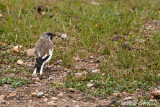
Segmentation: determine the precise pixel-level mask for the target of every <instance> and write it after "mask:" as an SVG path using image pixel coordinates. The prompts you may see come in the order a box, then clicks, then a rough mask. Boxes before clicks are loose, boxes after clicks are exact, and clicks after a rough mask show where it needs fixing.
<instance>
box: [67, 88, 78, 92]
mask: <svg viewBox="0 0 160 107" xmlns="http://www.w3.org/2000/svg"><path fill="white" fill-rule="evenodd" d="M68 90H69V91H70V92H76V89H74V88H68Z"/></svg>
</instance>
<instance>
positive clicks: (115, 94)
mask: <svg viewBox="0 0 160 107" xmlns="http://www.w3.org/2000/svg"><path fill="white" fill-rule="evenodd" d="M113 95H114V96H120V95H121V93H113Z"/></svg>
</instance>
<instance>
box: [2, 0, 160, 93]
mask: <svg viewBox="0 0 160 107" xmlns="http://www.w3.org/2000/svg"><path fill="white" fill-rule="evenodd" d="M1 1H2V2H1V3H0V10H1V11H0V12H2V14H3V18H1V19H0V20H1V21H0V25H1V27H0V41H2V42H4V43H5V44H6V45H22V46H23V48H31V47H34V44H35V42H36V41H37V40H38V38H39V36H40V34H41V33H42V32H45V31H51V32H62V33H67V34H68V36H69V40H66V41H62V40H59V39H55V40H54V42H55V44H56V47H55V52H54V56H53V59H52V61H51V62H54V61H56V60H60V59H61V60H62V66H64V67H67V68H69V69H73V70H74V66H75V63H76V62H74V60H73V56H77V55H78V56H79V57H80V58H84V59H85V58H86V57H87V55H88V53H91V54H94V55H96V56H104V60H103V61H101V62H100V63H99V66H100V67H99V68H100V70H101V72H100V73H99V74H90V73H89V74H88V75H87V77H86V79H85V80H82V78H75V77H74V76H68V77H67V78H66V80H65V87H73V88H76V89H77V90H80V91H83V92H86V93H91V94H94V95H96V96H107V95H109V94H112V93H113V92H117V91H118V92H122V91H127V92H131V93H133V92H135V91H136V90H137V89H139V90H150V88H153V87H155V86H157V82H158V81H160V77H159V76H158V73H159V72H158V71H159V70H160V51H159V50H160V37H159V34H160V31H159V30H158V28H155V29H153V30H147V29H146V27H147V26H145V24H146V23H149V22H153V21H154V20H160V14H159V5H158V4H159V3H160V2H159V1H158V0H138V1H137V0H127V1H126V0H106V1H105V0H104V1H102V0H100V1H99V2H100V5H98V6H95V5H92V4H91V3H90V2H88V1H86V0H78V1H77V0H64V1H61V2H57V3H54V2H51V1H50V2H43V0H42V1H41V0H40V1H34V0H33V1H32V0H23V1H22V0H1ZM39 5H43V6H46V7H47V8H48V11H45V14H44V15H40V14H39V13H38V12H37V7H38V6H39ZM50 15H53V17H52V18H50ZM152 25H153V24H152ZM115 35H125V36H126V37H127V38H122V39H120V40H118V41H112V38H113V37H114V36H115ZM146 36H149V40H148V38H147V37H146ZM138 39H143V40H145V42H144V43H138V42H137V40H138ZM125 41H127V42H128V43H129V45H130V46H131V47H132V50H131V51H129V50H125V49H123V48H122V44H123V43H124V42H125ZM61 47H63V48H61ZM82 50H85V51H82ZM4 60H5V59H4ZM6 60H11V62H12V61H15V60H16V57H11V59H8V58H7V59H6ZM102 74H103V75H102ZM87 83H93V84H94V87H91V88H88V87H86V84H87Z"/></svg>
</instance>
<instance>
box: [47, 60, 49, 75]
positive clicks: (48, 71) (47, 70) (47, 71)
mask: <svg viewBox="0 0 160 107" xmlns="http://www.w3.org/2000/svg"><path fill="white" fill-rule="evenodd" d="M47 76H48V78H49V62H47Z"/></svg>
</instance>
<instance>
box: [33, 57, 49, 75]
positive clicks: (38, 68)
mask: <svg viewBox="0 0 160 107" xmlns="http://www.w3.org/2000/svg"><path fill="white" fill-rule="evenodd" d="M49 56H50V55H48V56H46V57H45V58H44V59H42V57H38V58H36V65H35V70H34V72H33V74H38V73H40V74H41V75H42V70H43V66H44V61H46V60H47V59H48V57H49Z"/></svg>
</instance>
